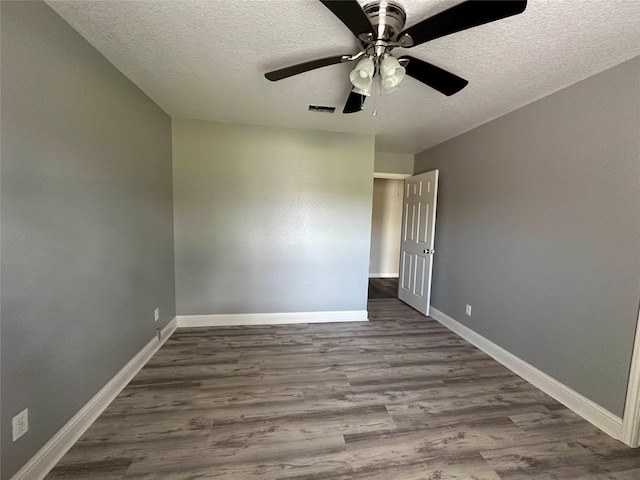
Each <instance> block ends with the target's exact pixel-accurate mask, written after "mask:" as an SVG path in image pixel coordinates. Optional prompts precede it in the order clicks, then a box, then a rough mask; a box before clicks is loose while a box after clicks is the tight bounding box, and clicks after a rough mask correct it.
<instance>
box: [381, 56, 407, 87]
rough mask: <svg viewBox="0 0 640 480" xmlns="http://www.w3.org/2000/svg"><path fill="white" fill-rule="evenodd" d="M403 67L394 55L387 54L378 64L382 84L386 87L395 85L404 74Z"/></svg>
mask: <svg viewBox="0 0 640 480" xmlns="http://www.w3.org/2000/svg"><path fill="white" fill-rule="evenodd" d="M405 73H406V72H405V69H404V67H403V66H402V65H400V63H399V62H398V60H397V59H396V58H395V57H392V56H391V55H387V56H386V57H384V58H383V59H382V62H381V64H380V75H381V77H382V86H383V87H384V88H386V89H390V88H393V87H395V86H397V85H398V84H399V83H400V82H401V81H402V79H403V78H404V76H405Z"/></svg>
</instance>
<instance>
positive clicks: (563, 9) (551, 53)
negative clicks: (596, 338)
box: [47, 0, 640, 153]
mask: <svg viewBox="0 0 640 480" xmlns="http://www.w3.org/2000/svg"><path fill="white" fill-rule="evenodd" d="M400 1H401V3H402V5H403V6H404V7H405V9H406V11H407V26H410V25H412V24H414V23H417V22H418V21H420V20H422V19H424V18H426V17H428V16H431V15H433V14H435V13H437V12H439V11H442V10H444V9H446V8H448V7H450V6H452V5H455V4H457V3H460V0H431V1H421V0H400ZM47 3H48V4H49V5H50V6H51V7H52V8H53V9H54V10H56V11H57V12H58V13H59V14H60V15H61V16H62V17H63V18H64V19H65V20H66V21H67V22H69V23H70V24H71V25H72V26H73V27H74V28H75V29H76V30H78V31H79V32H80V33H81V34H82V35H83V36H84V38H86V39H87V40H88V41H89V43H91V44H92V45H94V46H95V47H96V48H97V49H98V50H99V51H100V52H102V54H103V55H104V56H105V57H106V58H108V59H109V60H110V61H111V62H112V63H113V64H114V65H115V66H116V67H117V68H118V69H120V70H121V71H122V72H123V73H124V74H125V75H127V77H129V78H130V79H131V80H132V81H133V82H135V83H136V84H137V85H138V86H139V87H140V88H141V89H142V90H143V91H144V92H145V93H146V94H147V95H149V97H151V98H152V99H153V100H154V101H155V102H156V103H158V105H160V106H161V107H162V108H163V109H164V110H165V111H166V112H167V113H169V114H170V115H171V116H173V117H180V118H196V119H205V120H217V121H223V122H237V123H249V124H259V125H275V126H283V127H295V128H309V129H320V130H332V131H342V132H360V133H373V134H376V149H377V150H379V151H384V152H397V153H417V152H420V151H422V150H424V149H426V148H428V147H431V146H433V145H436V144H438V143H440V142H443V141H444V140H447V139H449V138H451V137H454V136H456V135H459V134H461V133H463V132H465V131H468V130H470V129H471V128H473V127H475V126H478V125H480V124H482V123H485V122H487V121H489V120H491V119H493V118H496V117H499V116H501V115H504V114H505V113H507V112H510V111H512V110H515V109H516V108H519V107H521V106H523V105H526V104H528V103H531V102H533V101H535V100H537V99H539V98H542V97H544V96H547V95H549V94H551V93H553V92H555V91H557V90H559V89H561V88H563V87H566V86H568V85H571V84H573V83H575V82H577V81H580V80H582V79H584V78H586V77H589V76H591V75H593V74H595V73H598V72H600V71H602V70H605V69H607V68H609V67H612V66H614V65H617V64H619V63H621V62H623V61H625V60H628V59H630V58H632V57H634V56H636V55H638V54H639V53H640V27H639V25H640V23H639V19H640V0H581V1H577V0H529V4H528V6H527V9H526V10H525V12H524V13H523V14H521V15H517V16H514V17H510V18H507V19H503V20H500V21H497V22H494V23H490V24H487V25H483V26H480V27H476V28H473V29H470V30H466V31H463V32H458V33H455V34H453V35H449V36H447V37H443V38H440V39H437V40H434V41H431V42H428V43H425V44H423V45H420V46H417V47H415V48H412V49H406V50H403V49H395V50H394V54H395V55H396V56H399V54H401V53H403V52H404V53H408V54H410V55H412V56H415V57H418V58H421V59H424V60H426V61H428V62H431V63H433V64H435V65H438V66H440V67H443V68H445V69H446V70H449V71H451V72H452V73H455V74H457V75H459V76H462V77H463V78H466V79H467V80H469V85H468V86H467V87H466V88H465V89H464V90H462V91H461V92H460V93H458V94H456V95H454V96H452V97H445V96H444V95H442V94H440V93H438V92H436V91H435V90H432V89H430V88H428V87H426V86H424V85H423V84H421V83H419V82H417V81H416V80H414V79H412V78H406V79H405V80H404V81H403V82H402V84H401V86H400V88H398V89H397V90H395V91H394V92H392V93H390V94H387V95H384V96H381V97H380V96H379V97H376V98H374V97H370V98H369V99H368V100H367V102H366V105H365V109H364V111H362V112H360V113H355V114H350V115H343V114H342V113H339V112H341V111H342V107H343V105H344V102H345V100H346V97H347V94H348V92H349V89H350V83H349V80H348V76H349V71H350V70H351V68H353V67H352V65H348V64H340V65H334V66H330V67H326V68H323V69H319V70H315V71H312V72H307V73H305V74H302V75H298V76H294V77H290V78H288V79H284V80H281V81H279V82H270V81H268V80H266V79H265V78H264V76H263V74H264V73H265V72H267V71H270V70H274V69H277V68H281V67H285V66H288V65H290V64H293V63H298V62H301V61H306V60H310V59H314V58H319V57H325V56H332V55H340V54H350V53H355V52H356V51H357V50H358V48H357V43H356V40H355V38H354V37H353V36H352V34H351V32H349V30H348V29H347V28H346V27H345V26H344V25H343V24H342V23H341V22H340V21H339V20H338V19H337V18H336V17H334V16H333V14H332V13H331V12H330V11H329V10H328V9H327V8H326V7H324V6H323V5H322V4H321V3H320V2H318V1H316V0H228V1H226V2H223V1H219V0H210V1H204V0H201V1H186V0H173V1H158V0H146V1H122V0H119V1H105V0H95V1H88V0H80V1H78V0H73V1H53V0H48V2H47ZM361 3H363V4H364V3H366V2H361ZM309 104H314V105H330V106H336V107H337V109H336V113H334V114H326V113H312V112H308V111H307V107H308V105H309ZM374 104H375V105H376V107H377V112H378V115H377V116H373V115H372V110H373V106H374Z"/></svg>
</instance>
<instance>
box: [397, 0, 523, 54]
mask: <svg viewBox="0 0 640 480" xmlns="http://www.w3.org/2000/svg"><path fill="white" fill-rule="evenodd" d="M526 7H527V0H481V1H480V0H467V1H466V2H463V3H461V4H459V5H456V6H454V7H451V8H449V9H448V10H445V11H444V12H441V13H438V14H437V15H434V16H433V17H430V18H427V19H426V20H423V21H422V22H420V23H417V24H415V25H413V26H412V27H409V28H407V29H406V30H404V31H403V32H400V35H398V38H399V39H401V38H402V36H403V35H409V36H410V37H411V38H412V39H413V44H412V45H411V46H414V45H420V44H421V43H424V42H428V41H430V40H433V39H435V38H439V37H444V36H445V35H449V34H450V33H455V32H460V31H462V30H466V29H467V28H472V27H477V26H478V25H483V24H485V23H489V22H493V21H495V20H500V19H501V18H506V17H510V16H512V15H517V14H519V13H522V12H524V9H525V8H526ZM406 46H410V45H408V44H407V45H406Z"/></svg>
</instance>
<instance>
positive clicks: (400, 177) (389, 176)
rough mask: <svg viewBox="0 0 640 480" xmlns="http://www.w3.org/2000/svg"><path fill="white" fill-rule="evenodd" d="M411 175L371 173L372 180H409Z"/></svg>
mask: <svg viewBox="0 0 640 480" xmlns="http://www.w3.org/2000/svg"><path fill="white" fill-rule="evenodd" d="M412 175H413V173H384V172H373V178H387V179H389V180H404V179H405V178H409V177H410V176H412Z"/></svg>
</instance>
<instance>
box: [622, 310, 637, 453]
mask: <svg viewBox="0 0 640 480" xmlns="http://www.w3.org/2000/svg"><path fill="white" fill-rule="evenodd" d="M622 441H623V442H624V443H626V444H627V445H629V446H630V447H634V448H636V447H639V446H640V308H639V309H638V323H637V324H636V336H635V341H634V343H633V354H632V356H631V369H630V370H629V382H628V383H627V398H626V401H625V404H624V413H623V417H622Z"/></svg>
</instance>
